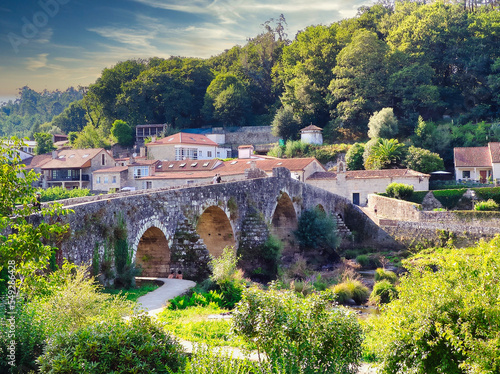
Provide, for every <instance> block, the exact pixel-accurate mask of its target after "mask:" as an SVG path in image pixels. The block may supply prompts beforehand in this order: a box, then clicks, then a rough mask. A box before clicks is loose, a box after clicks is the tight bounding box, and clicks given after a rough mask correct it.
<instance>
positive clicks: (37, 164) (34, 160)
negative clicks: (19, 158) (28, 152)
mask: <svg viewBox="0 0 500 374" xmlns="http://www.w3.org/2000/svg"><path fill="white" fill-rule="evenodd" d="M50 160H52V154H50V153H46V154H44V155H37V156H33V157H29V158H26V159H24V160H23V164H24V165H26V166H25V167H24V169H34V168H41V167H42V166H43V165H45V164H46V163H47V162H49V161H50Z"/></svg>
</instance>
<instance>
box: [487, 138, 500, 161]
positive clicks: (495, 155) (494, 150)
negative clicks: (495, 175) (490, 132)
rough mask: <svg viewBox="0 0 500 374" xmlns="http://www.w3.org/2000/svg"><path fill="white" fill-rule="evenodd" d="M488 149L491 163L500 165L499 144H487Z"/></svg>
mask: <svg viewBox="0 0 500 374" xmlns="http://www.w3.org/2000/svg"><path fill="white" fill-rule="evenodd" d="M488 148H489V150H490V156H491V162H492V163H493V164H497V163H500V143H498V142H494V143H488Z"/></svg>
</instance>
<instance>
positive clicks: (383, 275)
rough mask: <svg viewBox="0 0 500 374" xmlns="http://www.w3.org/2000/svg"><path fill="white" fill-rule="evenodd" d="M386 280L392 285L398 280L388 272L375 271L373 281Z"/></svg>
mask: <svg viewBox="0 0 500 374" xmlns="http://www.w3.org/2000/svg"><path fill="white" fill-rule="evenodd" d="M381 280H388V281H389V282H390V283H392V284H394V283H396V282H397V280H398V276H397V275H396V274H395V273H394V272H393V271H390V270H385V269H382V268H378V269H377V270H375V281H376V282H378V281H381Z"/></svg>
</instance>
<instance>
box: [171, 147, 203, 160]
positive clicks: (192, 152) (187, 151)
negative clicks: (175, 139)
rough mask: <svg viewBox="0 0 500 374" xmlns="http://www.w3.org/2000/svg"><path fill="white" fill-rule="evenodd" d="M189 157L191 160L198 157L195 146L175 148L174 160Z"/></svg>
mask: <svg viewBox="0 0 500 374" xmlns="http://www.w3.org/2000/svg"><path fill="white" fill-rule="evenodd" d="M187 158H190V159H191V160H197V159H198V150H197V149H196V148H176V149H175V160H176V161H180V160H185V159H187Z"/></svg>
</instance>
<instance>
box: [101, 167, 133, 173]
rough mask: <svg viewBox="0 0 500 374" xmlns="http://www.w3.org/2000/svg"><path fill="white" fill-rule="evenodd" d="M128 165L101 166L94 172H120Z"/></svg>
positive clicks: (126, 168) (125, 169)
mask: <svg viewBox="0 0 500 374" xmlns="http://www.w3.org/2000/svg"><path fill="white" fill-rule="evenodd" d="M127 170H128V166H111V167H109V168H102V169H99V170H95V171H94V172H93V173H94V174H103V173H121V172H122V171H127Z"/></svg>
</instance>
